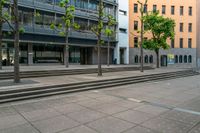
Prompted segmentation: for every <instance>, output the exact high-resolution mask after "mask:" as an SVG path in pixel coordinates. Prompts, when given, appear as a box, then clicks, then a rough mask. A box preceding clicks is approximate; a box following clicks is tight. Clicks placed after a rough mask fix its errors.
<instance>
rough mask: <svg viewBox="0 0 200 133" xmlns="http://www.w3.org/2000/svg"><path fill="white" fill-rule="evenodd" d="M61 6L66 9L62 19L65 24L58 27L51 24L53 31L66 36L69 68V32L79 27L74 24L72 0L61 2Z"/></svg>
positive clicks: (66, 59)
mask: <svg viewBox="0 0 200 133" xmlns="http://www.w3.org/2000/svg"><path fill="white" fill-rule="evenodd" d="M59 6H60V7H62V8H64V9H65V14H64V16H63V17H62V21H63V23H64V25H63V23H60V24H58V25H55V24H51V26H50V28H51V29H58V30H59V34H60V35H61V36H65V43H66V44H65V46H64V64H65V66H66V67H69V32H70V29H71V28H74V29H79V27H80V26H79V25H78V24H76V23H74V22H73V20H74V12H75V7H74V6H73V5H71V3H70V0H61V1H60V3H59Z"/></svg>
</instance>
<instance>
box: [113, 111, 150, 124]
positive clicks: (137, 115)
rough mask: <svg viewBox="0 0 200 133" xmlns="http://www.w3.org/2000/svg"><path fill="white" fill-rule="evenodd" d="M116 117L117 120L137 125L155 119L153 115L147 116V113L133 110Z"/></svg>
mask: <svg viewBox="0 0 200 133" xmlns="http://www.w3.org/2000/svg"><path fill="white" fill-rule="evenodd" d="M114 116H115V117H117V118H120V119H123V120H126V121H129V122H133V123H136V124H140V123H142V122H145V121H147V120H149V119H151V118H152V117H153V116H152V115H151V114H147V113H143V112H139V111H133V110H128V111H124V112H121V113H118V114H115V115H114Z"/></svg>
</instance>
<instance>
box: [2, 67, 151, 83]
mask: <svg viewBox="0 0 200 133" xmlns="http://www.w3.org/2000/svg"><path fill="white" fill-rule="evenodd" d="M139 69H140V68H139V67H116V68H102V72H103V73H106V72H118V71H136V70H139ZM144 69H145V70H150V69H153V68H152V67H149V66H145V67H144ZM92 73H97V69H96V68H91V69H71V70H44V71H24V72H20V77H21V78H32V77H46V76H61V75H79V74H92ZM13 75H14V73H13V72H1V73H0V80H5V79H12V78H13Z"/></svg>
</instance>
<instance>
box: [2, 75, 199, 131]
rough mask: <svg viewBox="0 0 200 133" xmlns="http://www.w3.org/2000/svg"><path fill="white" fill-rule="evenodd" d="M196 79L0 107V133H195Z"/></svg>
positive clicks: (158, 82) (88, 92)
mask: <svg viewBox="0 0 200 133" xmlns="http://www.w3.org/2000/svg"><path fill="white" fill-rule="evenodd" d="M54 78H55V77H54ZM199 81H200V76H193V77H187V78H179V79H173V80H166V81H157V82H148V83H141V84H133V85H127V86H120V87H113V88H105V89H102V90H93V91H87V92H80V93H74V94H66V95H59V96H53V97H48V98H42V99H35V100H29V101H23V102H15V103H10V104H2V105H1V106H0V133H199V132H200V82H199Z"/></svg>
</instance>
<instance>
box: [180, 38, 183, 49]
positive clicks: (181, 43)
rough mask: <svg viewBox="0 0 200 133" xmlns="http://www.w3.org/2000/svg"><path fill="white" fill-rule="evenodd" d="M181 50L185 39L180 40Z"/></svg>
mask: <svg viewBox="0 0 200 133" xmlns="http://www.w3.org/2000/svg"><path fill="white" fill-rule="evenodd" d="M180 48H183V38H180Z"/></svg>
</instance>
